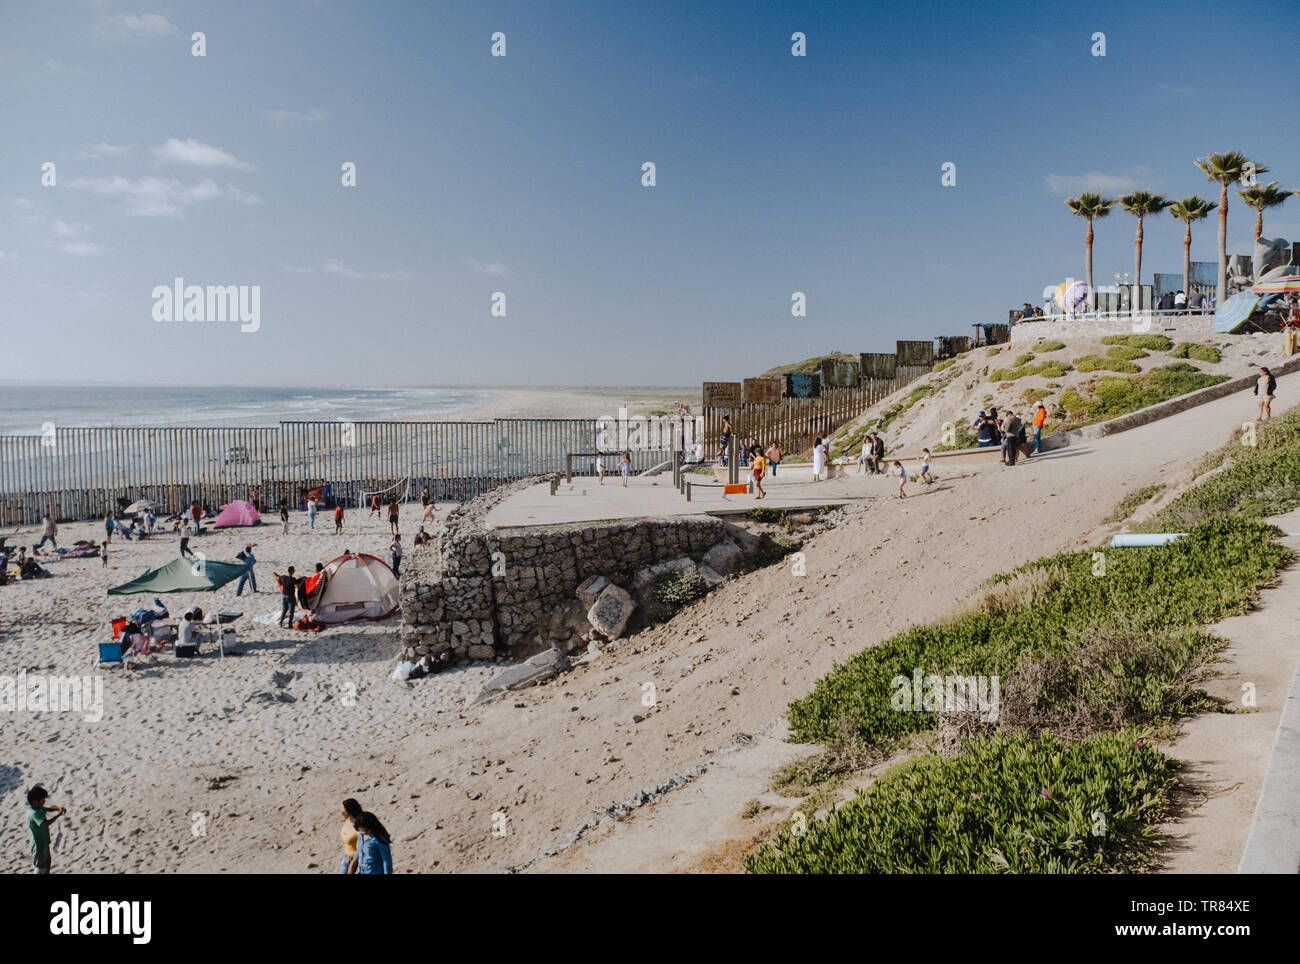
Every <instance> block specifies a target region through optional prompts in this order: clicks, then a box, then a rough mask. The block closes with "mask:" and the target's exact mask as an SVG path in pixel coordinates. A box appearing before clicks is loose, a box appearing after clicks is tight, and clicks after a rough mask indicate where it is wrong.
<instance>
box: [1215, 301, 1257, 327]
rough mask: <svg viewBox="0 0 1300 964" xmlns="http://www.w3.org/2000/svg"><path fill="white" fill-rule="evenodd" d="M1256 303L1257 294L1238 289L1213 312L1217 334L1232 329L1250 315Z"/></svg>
mask: <svg viewBox="0 0 1300 964" xmlns="http://www.w3.org/2000/svg"><path fill="white" fill-rule="evenodd" d="M1258 303H1259V295H1257V294H1252V293H1251V292H1249V291H1238V292H1237V293H1236V294H1235V295H1233V296H1232V297H1231V298H1229V299H1228V300H1227V301H1225V302H1224V303H1223V305H1222V307H1220V308H1219V310H1218V311H1216V312H1215V313H1214V330H1215V331H1216V332H1217V333H1219V334H1224V333H1226V332H1230V331H1232V330H1233V329H1234V328H1236V327H1237V326H1238V325H1240V324H1241V323H1242V322H1244V321H1245V320H1246V319H1247V318H1249V317H1250V315H1251V312H1253V311H1254V310H1255V305H1256V304H1258Z"/></svg>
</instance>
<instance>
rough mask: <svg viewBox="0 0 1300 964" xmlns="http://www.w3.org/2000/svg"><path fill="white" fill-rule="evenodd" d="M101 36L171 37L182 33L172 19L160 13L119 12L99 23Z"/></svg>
mask: <svg viewBox="0 0 1300 964" xmlns="http://www.w3.org/2000/svg"><path fill="white" fill-rule="evenodd" d="M98 30H99V33H100V36H103V37H108V38H112V39H119V40H120V39H122V38H126V37H171V36H175V35H176V34H179V33H180V30H178V29H177V28H176V25H175V24H173V23H172V22H171V21H170V20H168V19H167V18H166V17H164V16H163V15H162V14H160V13H119V14H115V15H113V16H112V17H109V18H107V19H105V20H101V21H100V23H99V25H98Z"/></svg>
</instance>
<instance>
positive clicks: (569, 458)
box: [564, 452, 573, 485]
mask: <svg viewBox="0 0 1300 964" xmlns="http://www.w3.org/2000/svg"><path fill="white" fill-rule="evenodd" d="M564 481H565V482H567V483H568V484H569V485H572V484H573V453H572V452H570V453H569V454H568V455H566V456H565V457H564Z"/></svg>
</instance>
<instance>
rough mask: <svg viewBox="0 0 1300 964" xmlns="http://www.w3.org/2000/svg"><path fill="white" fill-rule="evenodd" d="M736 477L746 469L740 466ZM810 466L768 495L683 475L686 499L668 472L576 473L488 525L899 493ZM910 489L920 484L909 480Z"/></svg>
mask: <svg viewBox="0 0 1300 964" xmlns="http://www.w3.org/2000/svg"><path fill="white" fill-rule="evenodd" d="M741 471H742V475H741V479H742V480H744V479H745V478H746V473H747V472H748V470H747V469H742V470H741ZM811 475H812V470H811V467H809V466H806V465H805V466H800V465H792V466H790V467H789V469H787V468H786V467H784V466H782V468H781V469H780V470H779V471H778V472H777V475H776V477H775V478H773V477H771V476H769V477H768V478H766V479H764V480H763V488H764V489H765V490H766V491H767V493H768V494H767V497H766V498H764V499H758V498H756V497H755V496H754V495H752V494H741V495H725V494H724V490H723V488H722V487H721V484H720V483H718V482H716V481H715V480H714V479H713V478H711V477H710V476H708V475H702V474H701V475H688V476H687V478H688V479H689V480H690V481H691V482H692V486H691V501H690V502H687V501H686V496H684V495H682V494H681V493H679V492H678V491H677V490H676V489H675V488H673V480H672V475H671V474H669V473H664V474H663V475H657V476H648V477H644V478H633V479H630V480H629V481H628V484H627V488H624V487H623V483H622V479H620V478H618V477H617V476H615V477H611V476H608V475H607V476H606V477H605V484H604V485H601V484H600V483H599V481H598V480H596V479H595V478H591V477H578V476H575V477H574V479H573V482H572V483H567V482H561V483H560V485H559V489H558V490H557V491H556V493H555V495H551V486H550V483H549V482H543V483H541V484H539V485H534V486H530V487H529V488H527V489H524V490H523V491H522V492H518V493H516V494H515V495H513V496H511V497H510V498H509V499H507V500H506V501H505V502H502V503H501V504H500V505H498V506H496V507H495V508H493V509H491V510H490V511H489V512H488V514H487V525H488V526H489V527H490V528H493V529H502V528H506V527H508V526H532V525H560V524H562V523H573V522H596V521H604V520H609V519H637V518H644V517H648V516H690V515H705V514H708V513H718V512H748V511H749V510H750V509H754V508H758V507H759V506H762V507H764V508H773V509H804V508H819V507H821V506H824V505H844V504H848V503H855V502H870V501H875V500H879V499H886V498H893V497H895V496H896V495H897V494H898V480H897V479H895V478H893V477H891V476H888V475H874V476H873V475H866V474H858V473H857V472H856V471H855V469H854V468H852V467H851V468H849V470H848V471H847V472H839V473H837V475H836V476H835V477H834V478H831V479H828V480H825V481H822V482H813V481H811ZM907 488H908V491H909V492H917V491H919V490H920V489H922V488H923V486H921V485H919V484H917V483H913V482H909V483H908V485H907Z"/></svg>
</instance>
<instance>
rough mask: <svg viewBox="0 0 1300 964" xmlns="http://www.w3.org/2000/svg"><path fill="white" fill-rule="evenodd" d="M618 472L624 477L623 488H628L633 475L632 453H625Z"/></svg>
mask: <svg viewBox="0 0 1300 964" xmlns="http://www.w3.org/2000/svg"><path fill="white" fill-rule="evenodd" d="M618 472H619V474H620V475H621V476H623V488H625V489H626V488H627V478H628V476H629V475H631V474H632V453H631V452H624V453H623V461H622V462H620V463H619V464H618Z"/></svg>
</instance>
